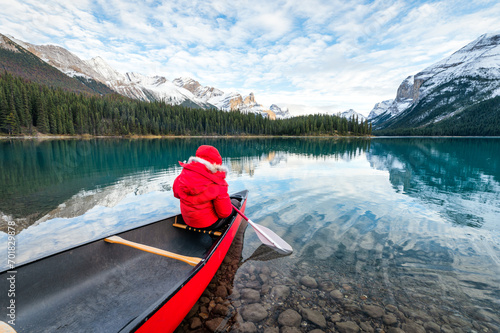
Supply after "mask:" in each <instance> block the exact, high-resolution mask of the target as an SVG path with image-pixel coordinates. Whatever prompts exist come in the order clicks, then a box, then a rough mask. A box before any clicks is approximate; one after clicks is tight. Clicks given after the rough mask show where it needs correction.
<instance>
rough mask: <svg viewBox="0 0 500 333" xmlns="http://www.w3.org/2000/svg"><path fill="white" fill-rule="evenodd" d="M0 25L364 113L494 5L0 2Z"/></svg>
mask: <svg viewBox="0 0 500 333" xmlns="http://www.w3.org/2000/svg"><path fill="white" fill-rule="evenodd" d="M0 6H1V7H2V12H1V13H0V33H5V34H11V35H14V36H15V37H17V38H19V39H22V40H25V41H27V42H30V43H34V44H46V43H51V44H57V45H60V46H63V47H65V48H67V49H68V50H70V51H71V52H73V53H75V54H76V55H78V56H80V57H82V58H84V59H87V58H90V57H94V56H97V55H99V56H101V57H103V58H104V59H105V60H106V61H107V62H109V63H110V64H111V65H112V66H113V67H115V68H116V69H117V70H119V71H121V72H126V71H137V72H141V73H144V74H160V75H165V76H167V78H169V79H174V78H175V77H178V76H181V75H183V76H192V77H193V78H195V79H197V80H199V81H200V82H201V83H202V84H205V85H211V86H215V87H218V88H220V89H223V90H224V89H230V88H234V89H235V90H238V91H241V92H242V93H243V92H244V91H245V92H250V91H253V92H254V93H255V94H256V98H257V100H258V101H259V102H261V103H263V104H264V105H270V104H271V103H289V104H296V105H309V106H314V107H318V108H320V109H324V108H323V107H324V106H325V105H327V107H326V108H337V111H343V110H345V109H348V108H354V109H355V110H357V111H358V112H361V113H364V114H368V112H369V111H370V109H371V108H372V107H373V105H374V104H375V103H377V102H379V101H381V100H384V99H388V98H394V96H395V94H396V89H397V87H398V86H399V84H400V83H401V81H402V80H403V79H404V78H406V76H408V75H411V74H415V73H416V72H418V71H419V70H422V69H424V68H425V67H427V66H429V65H431V64H432V63H434V62H436V61H438V60H440V59H442V58H443V57H445V56H447V55H449V54H451V53H452V52H454V51H456V50H457V49H459V48H460V47H462V46H464V45H465V44H467V43H468V42H470V41H472V40H473V39H475V38H477V37H478V36H479V35H481V34H483V33H487V32H496V31H500V4H497V3H496V2H495V1H472V2H471V1H459V2H457V1H452V0H442V1H432V2H421V3H413V4H409V3H407V2H402V1H397V0H393V1H374V2H365V1H361V0H357V1H349V2H348V1H340V0H338V1H331V0H325V1H322V0H311V1H303V0H285V1H280V2H273V1H263V0H254V1H238V2H235V1H229V0H213V1H209V2H207V1H201V0H199V1H194V0H192V1H187V0H177V1H173V0H170V1H162V2H158V1H152V0H148V1H145V2H140V3H139V2H135V1H131V0H111V1H109V0H94V1H92V0H78V1H71V2H63V1H61V0H45V1H41V0H23V1H20V0H0Z"/></svg>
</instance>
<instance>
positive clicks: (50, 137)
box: [0, 134, 374, 140]
mask: <svg viewBox="0 0 500 333" xmlns="http://www.w3.org/2000/svg"><path fill="white" fill-rule="evenodd" d="M204 138H206V139H274V138H283V139H289V138H294V139H295V138H297V139H298V138H300V139H306V138H328V139H342V138H364V139H371V138H374V136H354V135H352V136H351V135H303V136H300V135H296V136H294V135H89V134H84V135H45V134H43V135H15V136H14V135H11V136H0V140H11V139H14V140H72V139H79V140H92V139H204Z"/></svg>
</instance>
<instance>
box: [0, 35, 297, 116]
mask: <svg viewBox="0 0 500 333" xmlns="http://www.w3.org/2000/svg"><path fill="white" fill-rule="evenodd" d="M9 38H10V39H11V40H12V41H14V42H15V43H16V44H18V45H20V46H21V47H22V48H24V49H26V50H28V51H30V52H31V53H33V54H34V55H35V56H37V57H38V58H40V59H42V60H43V61H45V62H46V63H48V64H49V65H51V66H53V67H55V68H57V69H59V70H60V71H61V72H63V73H64V74H66V75H68V76H70V77H75V78H78V79H79V80H80V81H81V82H82V83H84V84H88V83H89V82H88V81H90V80H95V81H97V82H100V83H102V84H104V85H106V86H107V87H109V88H111V89H112V90H114V91H116V92H117V93H119V94H121V95H124V96H127V97H130V98H133V99H139V100H143V101H160V100H161V101H164V102H166V103H168V104H173V105H181V104H182V105H185V106H189V107H199V108H204V109H210V108H218V109H220V110H225V111H234V110H240V111H242V112H253V113H258V114H262V115H263V116H266V117H270V118H272V119H275V118H276V117H277V118H283V117H287V112H284V111H282V112H279V114H278V115H276V114H275V112H274V111H271V110H270V108H266V107H264V106H262V105H261V104H259V103H257V102H256V100H255V96H254V94H253V93H250V95H248V96H245V97H243V96H241V95H240V94H239V93H237V92H228V93H225V92H223V91H221V90H219V89H217V88H214V87H210V86H202V85H201V84H200V83H199V82H198V81H196V80H194V79H192V78H188V77H180V78H177V79H175V80H173V81H169V80H168V79H167V78H165V77H163V76H158V75H155V76H145V75H142V74H138V73H132V72H128V73H125V74H122V73H120V72H118V71H116V70H115V69H114V68H112V67H111V66H110V65H109V64H107V63H106V61H104V59H102V58H101V57H95V58H92V59H89V60H82V59H80V58H78V57H77V56H76V55H74V54H73V53H71V52H69V51H68V50H66V49H64V48H62V47H60V46H54V45H33V44H30V43H26V42H23V41H21V40H18V39H15V38H14V37H9ZM6 45H7V44H6ZM5 47H6V46H5ZM91 84H93V83H92V82H91ZM93 85H94V86H95V84H93ZM93 88H94V90H95V87H93Z"/></svg>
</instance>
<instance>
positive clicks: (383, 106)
mask: <svg viewBox="0 0 500 333" xmlns="http://www.w3.org/2000/svg"><path fill="white" fill-rule="evenodd" d="M392 102H394V100H393V99H388V100H386V101H382V102H379V103H377V104H375V106H374V107H373V109H372V110H371V111H370V113H369V114H368V119H373V118H375V117H377V116H379V115H381V114H382V113H384V112H385V111H387V109H389V107H390V106H391V105H392Z"/></svg>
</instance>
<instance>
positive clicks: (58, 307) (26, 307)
mask: <svg viewBox="0 0 500 333" xmlns="http://www.w3.org/2000/svg"><path fill="white" fill-rule="evenodd" d="M247 194H248V192H247V191H243V192H239V193H237V194H235V195H236V196H239V197H240V198H241V199H242V206H243V207H244V206H245V205H244V204H245V203H246V198H247ZM179 217H180V216H179ZM174 220H175V216H174V217H171V218H167V219H164V220H161V221H158V222H154V223H151V224H148V225H145V226H141V227H139V228H135V229H132V230H129V231H126V232H123V233H120V234H118V235H119V236H120V237H122V238H124V239H127V240H130V241H133V242H137V243H141V244H146V245H149V246H153V247H157V248H160V249H163V250H167V251H171V252H174V253H178V254H182V255H186V256H190V257H200V258H203V259H204V261H202V262H200V264H198V265H197V266H195V267H192V266H189V265H188V264H186V263H184V262H181V261H178V260H174V259H170V258H165V257H162V256H159V255H155V254H151V253H147V252H143V251H140V250H137V249H133V248H130V247H127V246H123V245H119V244H109V243H106V242H104V240H103V239H100V240H97V241H93V242H90V243H88V244H84V245H81V246H78V247H75V248H73V249H69V250H66V251H63V252H60V253H57V254H53V255H51V256H48V257H46V258H42V259H39V260H37V261H34V262H31V263H28V264H25V265H23V266H21V267H18V268H16V271H17V273H16V274H15V276H16V294H15V298H14V299H15V304H16V325H15V326H14V328H15V329H16V331H17V332H18V333H22V332H119V331H123V332H129V331H134V330H137V329H139V331H141V329H140V327H141V326H143V325H144V323H147V322H148V321H149V322H150V323H149V324H148V325H150V324H151V323H154V321H155V320H151V319H152V318H155V315H156V314H157V313H159V312H161V309H162V308H164V307H165V306H167V305H168V304H169V303H170V302H171V300H172V299H173V298H175V295H176V294H177V293H179V292H181V291H182V290H183V289H184V288H185V285H186V284H188V282H189V281H191V280H193V279H195V280H196V281H198V279H200V278H196V277H197V276H200V277H202V279H201V280H200V281H202V282H203V283H205V281H206V284H205V287H206V285H208V282H209V281H210V280H211V279H212V277H213V274H215V271H216V270H217V268H218V267H219V265H220V262H221V261H222V259H223V257H222V259H220V258H219V257H220V256H221V255H224V256H225V253H226V252H227V249H225V251H224V248H225V247H227V248H228V247H229V245H230V243H231V242H232V239H233V238H234V233H233V231H235V229H234V228H236V230H237V229H238V227H239V224H240V223H241V217H239V216H235V217H234V218H233V220H232V222H231V225H230V227H229V228H228V230H226V232H225V233H224V234H223V235H222V236H221V237H219V238H218V239H216V240H215V241H214V240H213V239H212V238H211V237H210V236H208V235H206V234H202V233H196V232H190V231H186V230H182V229H178V228H174V227H172V223H173V222H174ZM221 244H222V245H221ZM228 244H229V245H228ZM219 259H220V261H219ZM217 262H218V264H217ZM214 264H217V265H216V268H215V271H213V274H212V275H211V276H209V275H210V274H211V272H212V270H213V268H214V267H212V266H214ZM205 266H207V267H210V268H211V269H209V270H207V269H204V268H205ZM208 271H209V272H208ZM8 276H9V273H8V272H2V273H0V288H1V290H8V287H9V286H8V281H7V277H8ZM207 279H208V280H207ZM200 281H198V284H199V283H201V282H200ZM189 288H191V289H193V286H191V287H189ZM203 289H204V288H203ZM186 290H187V289H184V292H182V293H183V294H186V295H190V296H189V297H190V298H191V299H189V300H187V299H181V300H179V301H180V302H181V303H182V304H181V305H182V306H180V305H178V304H174V302H172V303H171V304H170V305H168V306H167V307H170V306H171V305H172V304H174V305H175V307H181V308H185V307H186V304H187V303H189V304H191V306H192V305H193V304H194V303H195V302H196V300H197V299H198V297H199V296H200V294H201V292H203V290H201V292H200V293H199V294H198V290H196V292H187V293H186ZM186 295H184V297H186ZM11 299H12V298H10V297H9V298H8V297H7V293H5V292H4V293H2V295H0V306H1V308H3V309H6V307H7V306H9V303H10V302H11ZM179 301H176V302H179ZM189 304H187V305H189ZM191 306H189V309H190V308H191ZM189 309H187V311H189ZM6 314H7V313H6ZM182 314H183V311H181V312H179V313H178V314H177V315H175V316H174V317H170V318H168V319H166V318H165V316H162V317H161V316H158V315H156V318H157V319H159V321H158V322H159V323H160V324H161V325H163V326H162V327H164V328H166V327H167V326H168V325H167V324H168V322H172V323H174V322H176V323H177V324H176V325H175V327H176V326H177V325H178V323H180V322H181V321H182V319H183V317H184V316H185V315H186V314H187V312H186V313H184V315H183V316H182V317H181V318H178V317H179V316H181V315H182ZM160 317H161V318H160ZM9 319H10V318H9V317H7V316H5V317H2V318H0V320H3V321H6V322H7V321H8V320H9ZM165 320H166V321H167V323H165ZM175 327H174V328H173V329H175ZM173 329H169V330H163V329H162V331H164V332H168V331H173ZM149 331H151V330H149Z"/></svg>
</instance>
